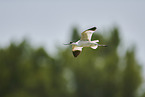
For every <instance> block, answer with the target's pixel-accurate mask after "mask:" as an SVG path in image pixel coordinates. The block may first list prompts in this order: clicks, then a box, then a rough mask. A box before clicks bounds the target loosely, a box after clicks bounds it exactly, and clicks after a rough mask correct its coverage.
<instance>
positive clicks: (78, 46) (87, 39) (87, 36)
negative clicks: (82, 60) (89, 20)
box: [65, 27, 106, 57]
mask: <svg viewBox="0 0 145 97" xmlns="http://www.w3.org/2000/svg"><path fill="white" fill-rule="evenodd" d="M96 29H97V28H96V27H92V28H90V29H87V30H85V31H84V32H82V33H81V39H80V40H78V41H77V42H70V43H69V44H65V45H72V52H73V55H74V57H77V56H78V55H79V54H80V53H81V51H82V48H83V47H91V48H92V49H96V48H97V47H98V46H104V47H106V45H100V44H98V43H97V42H99V40H93V41H91V37H92V34H93V33H94V32H95V30H96Z"/></svg>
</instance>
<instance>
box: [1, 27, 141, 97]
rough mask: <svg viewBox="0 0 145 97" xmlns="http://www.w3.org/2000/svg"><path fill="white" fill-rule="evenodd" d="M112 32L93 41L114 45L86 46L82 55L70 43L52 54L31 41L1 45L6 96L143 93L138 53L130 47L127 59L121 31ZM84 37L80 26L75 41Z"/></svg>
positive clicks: (77, 96)
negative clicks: (119, 50)
mask: <svg viewBox="0 0 145 97" xmlns="http://www.w3.org/2000/svg"><path fill="white" fill-rule="evenodd" d="M108 33H110V34H111V35H110V37H109V38H107V39H106V38H104V37H103V36H102V35H100V34H96V33H95V34H94V35H93V38H92V39H99V40H100V44H108V45H109V47H107V48H104V47H99V48H97V49H96V50H93V49H91V48H84V49H83V53H81V54H80V55H79V56H78V57H77V58H74V57H73V55H72V54H71V49H70V47H68V48H66V49H60V50H59V52H58V54H57V56H58V57H57V58H52V57H51V56H50V55H49V54H48V53H47V52H46V51H45V50H44V49H43V47H40V48H37V49H36V48H33V47H32V46H31V45H30V44H29V43H28V42H27V41H25V40H24V41H23V42H22V43H20V44H18V45H17V44H15V43H11V45H10V46H9V47H5V48H1V49H0V97H137V96H138V95H137V90H138V88H139V87H140V85H141V83H142V76H141V66H140V65H139V64H138V61H137V59H136V58H135V51H134V50H128V51H127V52H126V55H125V56H124V58H123V59H124V60H123V61H122V59H121V58H120V57H119V54H118V53H117V48H118V46H119V44H120V37H119V30H118V28H114V29H113V30H112V31H110V32H108ZM79 37H80V36H79V33H78V31H77V29H76V28H74V29H73V32H72V38H71V39H72V41H77V40H78V39H79ZM122 67H123V68H122Z"/></svg>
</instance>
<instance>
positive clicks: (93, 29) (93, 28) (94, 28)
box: [88, 27, 97, 31]
mask: <svg viewBox="0 0 145 97" xmlns="http://www.w3.org/2000/svg"><path fill="white" fill-rule="evenodd" d="M96 29H97V27H92V28H90V29H88V30H92V31H95V30H96Z"/></svg>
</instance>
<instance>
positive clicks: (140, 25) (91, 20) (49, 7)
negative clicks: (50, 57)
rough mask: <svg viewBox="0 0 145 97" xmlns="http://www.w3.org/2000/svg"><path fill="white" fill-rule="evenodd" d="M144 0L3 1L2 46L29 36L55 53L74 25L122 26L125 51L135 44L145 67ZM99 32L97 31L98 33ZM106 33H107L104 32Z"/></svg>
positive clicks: (0, 10)
mask: <svg viewBox="0 0 145 97" xmlns="http://www.w3.org/2000/svg"><path fill="white" fill-rule="evenodd" d="M144 9H145V1H143V0H142V1H141V0H140V1H139V0H138V1H137V0H136V1H135V0H134V1H133V0H132V1H131V0H130V1H125V0H122V1H115V0H110V1H107V2H106V1H101V0H92V1H90V0H86V1H82V0H81V1H77V0H72V1H66V0H62V1H58V2H57V1H50V0H48V1H38V0H37V1H34V0H33V1H28V0H27V1H22V0H21V1H17V0H14V1H13V2H12V1H10V0H5V1H4V0H1V1H0V47H4V46H7V45H9V44H10V42H11V41H16V42H20V41H22V40H23V39H24V38H25V37H27V38H28V39H29V40H30V42H31V43H32V44H33V45H34V46H36V47H38V46H44V47H45V48H46V50H47V51H48V52H54V51H55V50H56V45H57V44H58V45H59V46H61V47H63V43H66V42H68V40H69V36H70V34H71V30H72V27H73V26H76V27H78V29H79V31H80V33H81V32H82V31H84V30H86V29H87V28H90V27H92V26H97V28H98V29H97V31H104V30H109V29H111V28H113V27H114V26H115V25H117V26H118V27H119V30H120V32H121V33H120V37H121V39H123V40H122V41H121V44H122V46H120V49H119V51H122V50H123V51H124V50H125V49H127V48H131V46H132V45H133V44H135V45H136V51H137V56H136V57H137V59H138V60H139V62H140V64H142V65H143V66H144V68H145V60H144V54H145V43H144V41H145V38H144V37H145V11H144ZM96 33H97V32H96ZM103 34H106V33H103Z"/></svg>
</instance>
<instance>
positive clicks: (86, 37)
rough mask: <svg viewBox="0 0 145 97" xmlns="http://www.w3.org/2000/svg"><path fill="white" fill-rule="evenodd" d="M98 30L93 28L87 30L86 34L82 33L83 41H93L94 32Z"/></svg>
mask: <svg viewBox="0 0 145 97" xmlns="http://www.w3.org/2000/svg"><path fill="white" fill-rule="evenodd" d="M96 29H97V28H96V27H93V28H90V29H87V30H85V31H84V32H82V33H81V40H83V41H91V37H92V34H93V32H95V30H96Z"/></svg>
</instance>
